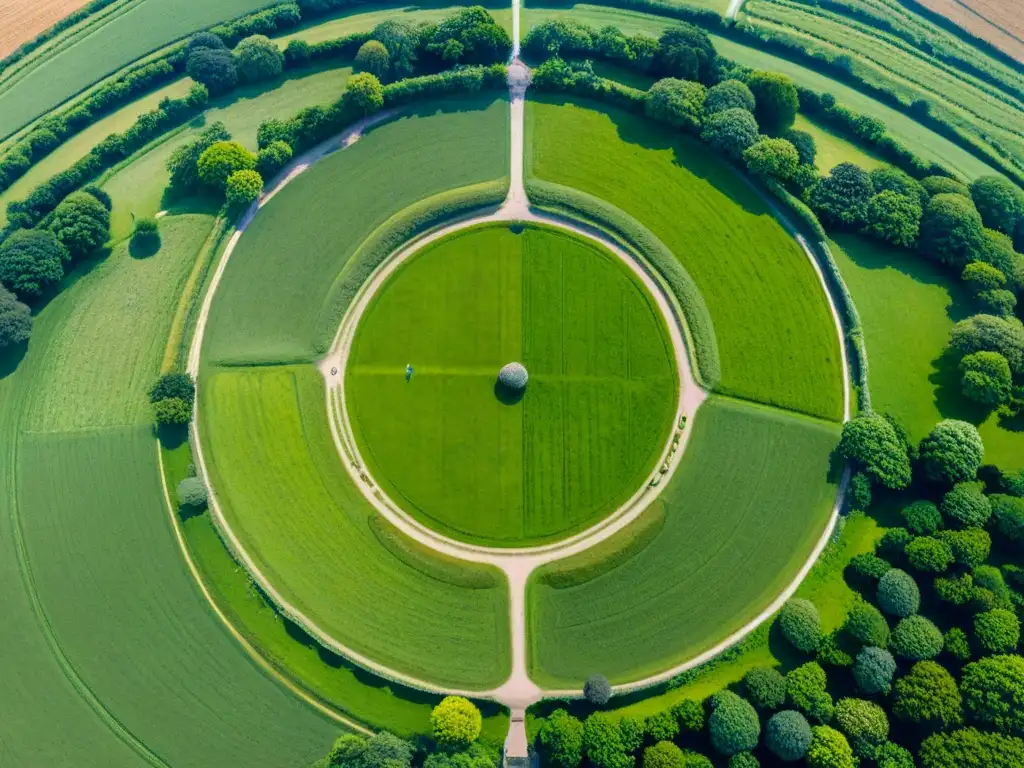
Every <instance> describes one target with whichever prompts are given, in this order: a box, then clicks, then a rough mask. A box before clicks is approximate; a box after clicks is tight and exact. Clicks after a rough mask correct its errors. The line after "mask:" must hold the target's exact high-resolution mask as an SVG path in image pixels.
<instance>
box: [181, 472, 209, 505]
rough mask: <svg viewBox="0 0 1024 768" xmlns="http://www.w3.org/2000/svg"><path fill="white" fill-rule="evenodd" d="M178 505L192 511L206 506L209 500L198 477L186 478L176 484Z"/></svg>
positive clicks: (204, 487)
mask: <svg viewBox="0 0 1024 768" xmlns="http://www.w3.org/2000/svg"><path fill="white" fill-rule="evenodd" d="M177 494H178V504H180V505H181V506H183V507H190V508H192V509H201V508H203V507H205V506H206V501H207V499H208V498H209V494H208V493H207V490H206V486H205V485H203V481H202V480H200V479H199V478H198V477H186V478H185V479H184V480H182V481H181V482H180V483H178V489H177Z"/></svg>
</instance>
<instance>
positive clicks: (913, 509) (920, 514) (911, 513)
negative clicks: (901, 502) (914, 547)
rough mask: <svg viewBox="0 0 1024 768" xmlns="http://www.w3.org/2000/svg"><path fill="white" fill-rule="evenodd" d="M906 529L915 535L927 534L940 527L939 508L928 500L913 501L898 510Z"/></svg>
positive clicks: (940, 516)
mask: <svg viewBox="0 0 1024 768" xmlns="http://www.w3.org/2000/svg"><path fill="white" fill-rule="evenodd" d="M900 515H901V516H902V517H903V521H904V523H905V524H906V526H907V530H909V531H910V532H911V533H913V534H914V535H915V536H929V535H931V534H933V533H935V532H936V531H937V530H939V529H940V528H941V527H942V515H941V514H940V513H939V508H938V507H937V506H935V505H934V504H933V503H932V502H930V501H924V500H920V501H915V502H913V503H912V504H908V505H907V506H905V507H904V508H903V509H901V510H900Z"/></svg>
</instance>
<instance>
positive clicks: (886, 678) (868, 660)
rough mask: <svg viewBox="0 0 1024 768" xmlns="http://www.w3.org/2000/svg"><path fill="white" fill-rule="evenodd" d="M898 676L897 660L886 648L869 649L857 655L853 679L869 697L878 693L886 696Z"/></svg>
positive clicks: (859, 688)
mask: <svg viewBox="0 0 1024 768" xmlns="http://www.w3.org/2000/svg"><path fill="white" fill-rule="evenodd" d="M895 674H896V660H895V659H894V658H893V657H892V654H891V653H889V651H887V650H885V649H884V648H875V647H868V648H864V649H863V650H862V651H861V652H860V653H858V654H857V661H856V662H854V665H853V679H854V680H856V682H857V688H858V690H860V691H861V692H862V693H866V694H868V695H869V696H870V695H874V694H876V693H882V694H886V693H889V689H890V687H891V685H892V678H893V675H895Z"/></svg>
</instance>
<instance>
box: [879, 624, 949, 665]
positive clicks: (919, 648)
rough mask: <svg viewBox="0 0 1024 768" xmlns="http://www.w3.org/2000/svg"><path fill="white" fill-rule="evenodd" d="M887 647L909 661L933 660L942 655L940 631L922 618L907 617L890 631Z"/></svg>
mask: <svg viewBox="0 0 1024 768" xmlns="http://www.w3.org/2000/svg"><path fill="white" fill-rule="evenodd" d="M889 646H890V647H891V648H892V650H893V652H894V653H895V654H896V655H897V656H902V657H903V658H905V659H909V660H910V661H923V660H925V659H934V658H935V657H936V656H938V655H939V654H940V653H942V631H941V630H940V629H939V628H938V627H936V626H935V624H934V623H932V621H931V620H930V619H926V618H925V617H924V616H908V617H907V618H905V619H901V620H900V622H899V624H897V625H896V629H894V630H893V631H892V639H891V640H890V642H889Z"/></svg>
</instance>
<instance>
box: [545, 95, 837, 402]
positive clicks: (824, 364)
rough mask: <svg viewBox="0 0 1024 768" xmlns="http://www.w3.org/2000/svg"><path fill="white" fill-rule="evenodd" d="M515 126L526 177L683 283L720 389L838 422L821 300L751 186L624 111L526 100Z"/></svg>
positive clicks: (829, 331)
mask: <svg viewBox="0 0 1024 768" xmlns="http://www.w3.org/2000/svg"><path fill="white" fill-rule="evenodd" d="M526 120H527V129H526V130H527V139H526V140H527V146H528V150H527V151H528V158H527V160H526V167H527V168H528V169H529V171H528V172H529V173H530V174H531V175H533V176H535V177H537V178H540V179H544V180H546V181H553V182H556V183H559V184H564V185H566V186H568V187H573V188H575V189H579V190H581V191H583V192H588V193H590V194H592V195H595V196H597V197H599V198H602V199H604V200H607V201H608V202H610V203H611V204H613V205H616V206H618V207H619V208H621V209H622V210H623V211H625V212H626V213H628V214H630V215H632V216H634V217H635V218H636V219H637V220H638V221H640V222H641V223H642V224H644V225H646V226H647V227H649V228H650V229H651V230H652V231H653V232H654V233H655V234H656V235H657V236H658V237H659V238H660V239H661V240H662V242H664V243H665V245H666V246H668V248H669V249H671V250H672V251H673V253H675V254H676V256H677V258H679V260H680V261H681V262H682V263H683V266H685V267H686V269H687V270H688V271H689V273H690V275H692V276H693V279H694V280H695V282H696V283H697V287H698V288H699V289H700V291H701V293H702V294H703V296H704V299H705V301H706V302H707V305H708V308H709V310H710V312H711V317H712V319H713V320H714V323H715V334H716V336H717V339H718V348H719V352H720V354H721V359H722V382H721V385H720V386H719V388H718V389H719V390H720V391H721V392H723V393H725V394H731V395H735V396H738V397H743V398H748V399H752V400H757V401H759V402H764V403H769V404H772V405H777V406H780V407H783V408H787V409H791V410H796V411H800V412H803V413H809V414H812V415H815V416H821V417H823V418H828V419H839V418H840V416H841V413H842V370H841V364H840V353H839V342H838V339H837V337H836V331H835V327H834V325H833V322H832V317H831V315H830V313H829V309H828V303H827V301H826V299H825V295H824V292H823V290H822V288H821V286H820V284H819V282H818V278H817V276H816V275H815V273H814V269H813V267H812V266H811V264H810V263H809V262H808V260H807V257H806V256H805V255H804V253H803V252H802V251H801V250H800V247H799V245H797V243H796V242H795V241H794V240H793V238H792V237H790V236H789V235H788V234H787V233H786V231H785V230H784V229H783V228H782V226H781V225H780V224H779V222H778V221H776V220H775V219H774V218H773V217H772V215H771V213H770V212H769V210H768V208H767V207H766V204H765V203H764V201H763V200H762V199H761V197H760V196H759V195H758V194H757V193H756V192H755V191H754V190H753V189H752V188H751V187H749V186H748V185H747V184H746V183H744V182H743V180H742V179H741V178H740V177H739V176H738V175H737V174H735V173H734V172H733V171H732V170H731V169H730V168H729V167H728V166H726V165H725V163H723V162H722V161H721V160H720V159H719V158H718V157H715V156H712V155H709V154H708V153H707V151H705V150H704V149H703V146H702V145H700V144H699V143H697V142H696V141H695V140H693V139H691V138H689V137H686V136H681V135H680V134H679V133H678V132H675V131H671V130H668V129H665V128H662V127H661V126H659V125H656V124H653V123H651V122H650V121H648V120H646V119H645V118H642V117H638V116H636V115H631V114H627V113H626V112H622V111H619V110H615V109H605V108H603V107H602V108H596V107H590V106H581V105H579V104H566V105H557V104H554V103H549V102H544V101H536V102H530V103H529V104H528V106H527V116H526ZM680 200H685V201H686V209H685V210H684V211H680V208H679V201H680Z"/></svg>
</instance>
